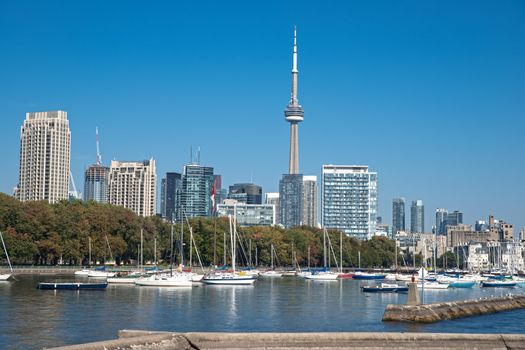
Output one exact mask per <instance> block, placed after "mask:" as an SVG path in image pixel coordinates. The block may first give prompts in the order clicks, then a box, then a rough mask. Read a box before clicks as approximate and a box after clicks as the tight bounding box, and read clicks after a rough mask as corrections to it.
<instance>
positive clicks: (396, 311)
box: [383, 295, 525, 323]
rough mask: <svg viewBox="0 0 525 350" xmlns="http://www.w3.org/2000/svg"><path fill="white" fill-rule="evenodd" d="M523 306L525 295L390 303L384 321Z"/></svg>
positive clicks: (420, 319) (436, 318)
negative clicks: (408, 303)
mask: <svg viewBox="0 0 525 350" xmlns="http://www.w3.org/2000/svg"><path fill="white" fill-rule="evenodd" d="M521 308H525V295H509V296H505V297H496V298H483V299H476V300H465V301H449V302H441V303H433V304H424V305H394V304H389V305H387V307H386V309H385V313H384V314H383V321H398V322H416V323H432V322H437V321H442V320H452V319H455V318H461V317H467V316H475V315H485V314H492V313H495V312H500V311H508V310H514V309H521Z"/></svg>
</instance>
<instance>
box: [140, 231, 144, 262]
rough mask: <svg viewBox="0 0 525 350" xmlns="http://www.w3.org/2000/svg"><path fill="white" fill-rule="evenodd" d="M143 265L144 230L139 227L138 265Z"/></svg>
mask: <svg viewBox="0 0 525 350" xmlns="http://www.w3.org/2000/svg"><path fill="white" fill-rule="evenodd" d="M143 266H144V231H143V230H142V229H140V267H141V268H142V267H143Z"/></svg>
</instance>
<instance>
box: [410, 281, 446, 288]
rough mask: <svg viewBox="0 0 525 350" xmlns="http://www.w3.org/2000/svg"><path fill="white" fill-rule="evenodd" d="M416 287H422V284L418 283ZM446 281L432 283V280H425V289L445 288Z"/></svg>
mask: <svg viewBox="0 0 525 350" xmlns="http://www.w3.org/2000/svg"><path fill="white" fill-rule="evenodd" d="M417 287H418V288H420V289H422V288H423V284H421V283H418V284H417ZM447 288H448V283H432V282H428V283H427V282H425V289H447Z"/></svg>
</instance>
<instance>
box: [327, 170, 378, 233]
mask: <svg viewBox="0 0 525 350" xmlns="http://www.w3.org/2000/svg"><path fill="white" fill-rule="evenodd" d="M321 181H322V184H321V219H322V226H323V227H324V228H327V229H338V230H342V231H343V232H345V233H346V234H347V235H350V236H354V237H356V238H359V239H369V238H371V237H372V236H373V235H374V234H375V232H376V225H377V222H376V216H377V173H375V172H370V171H369V170H368V166H362V165H323V173H322V180H321Z"/></svg>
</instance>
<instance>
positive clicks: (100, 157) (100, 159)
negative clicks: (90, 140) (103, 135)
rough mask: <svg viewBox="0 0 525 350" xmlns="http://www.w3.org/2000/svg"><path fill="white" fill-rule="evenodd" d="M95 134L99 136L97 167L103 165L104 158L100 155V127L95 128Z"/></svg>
mask: <svg viewBox="0 0 525 350" xmlns="http://www.w3.org/2000/svg"><path fill="white" fill-rule="evenodd" d="M95 133H96V136H97V165H102V156H101V155H100V148H99V145H98V126H97V127H96V128H95Z"/></svg>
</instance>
